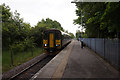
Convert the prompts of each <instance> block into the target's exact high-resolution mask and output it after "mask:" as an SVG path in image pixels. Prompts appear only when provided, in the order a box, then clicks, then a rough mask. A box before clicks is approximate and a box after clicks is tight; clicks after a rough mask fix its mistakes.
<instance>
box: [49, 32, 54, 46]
mask: <svg viewBox="0 0 120 80" xmlns="http://www.w3.org/2000/svg"><path fill="white" fill-rule="evenodd" d="M49 47H50V48H53V47H54V34H53V33H50V34H49Z"/></svg>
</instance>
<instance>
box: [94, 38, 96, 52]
mask: <svg viewBox="0 0 120 80" xmlns="http://www.w3.org/2000/svg"><path fill="white" fill-rule="evenodd" d="M94 39H95V53H96V38H94Z"/></svg>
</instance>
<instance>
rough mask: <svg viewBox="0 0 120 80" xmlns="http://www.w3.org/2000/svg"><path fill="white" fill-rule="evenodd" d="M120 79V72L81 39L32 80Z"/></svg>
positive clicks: (68, 47) (72, 43)
mask: <svg viewBox="0 0 120 80" xmlns="http://www.w3.org/2000/svg"><path fill="white" fill-rule="evenodd" d="M36 79H41V80H42V79H43V80H44V79H50V80H54V79H63V80H64V79H66V80H69V79H70V80H74V79H78V80H86V79H87V80H89V79H90V80H93V79H94V80H96V79H100V80H120V72H119V71H117V70H116V69H114V68H113V67H112V66H111V65H110V64H108V63H107V62H106V61H104V60H103V59H102V58H101V57H99V56H98V55H96V53H94V52H93V51H92V50H90V49H89V48H87V47H84V48H81V43H80V41H77V40H72V42H71V43H70V44H69V45H68V46H67V47H66V48H65V49H63V50H62V51H61V52H60V53H59V54H58V55H56V56H55V57H54V58H53V59H52V60H51V61H50V62H49V63H48V64H46V65H45V66H44V67H43V68H42V69H41V70H40V71H38V72H37V73H36V74H35V75H34V76H33V77H32V78H31V80H36Z"/></svg>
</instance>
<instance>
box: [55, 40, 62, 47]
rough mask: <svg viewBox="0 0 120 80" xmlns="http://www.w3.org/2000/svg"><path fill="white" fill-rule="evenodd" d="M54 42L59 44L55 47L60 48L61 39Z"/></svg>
mask: <svg viewBox="0 0 120 80" xmlns="http://www.w3.org/2000/svg"><path fill="white" fill-rule="evenodd" d="M55 42H56V45H59V47H57V48H61V40H56V41H55Z"/></svg>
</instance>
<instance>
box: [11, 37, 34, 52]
mask: <svg viewBox="0 0 120 80" xmlns="http://www.w3.org/2000/svg"><path fill="white" fill-rule="evenodd" d="M33 41H34V40H33V38H26V39H24V41H20V42H14V43H13V44H12V45H10V49H11V50H12V51H13V52H14V53H15V52H23V51H27V50H29V49H32V48H34V47H35V43H33Z"/></svg>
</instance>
